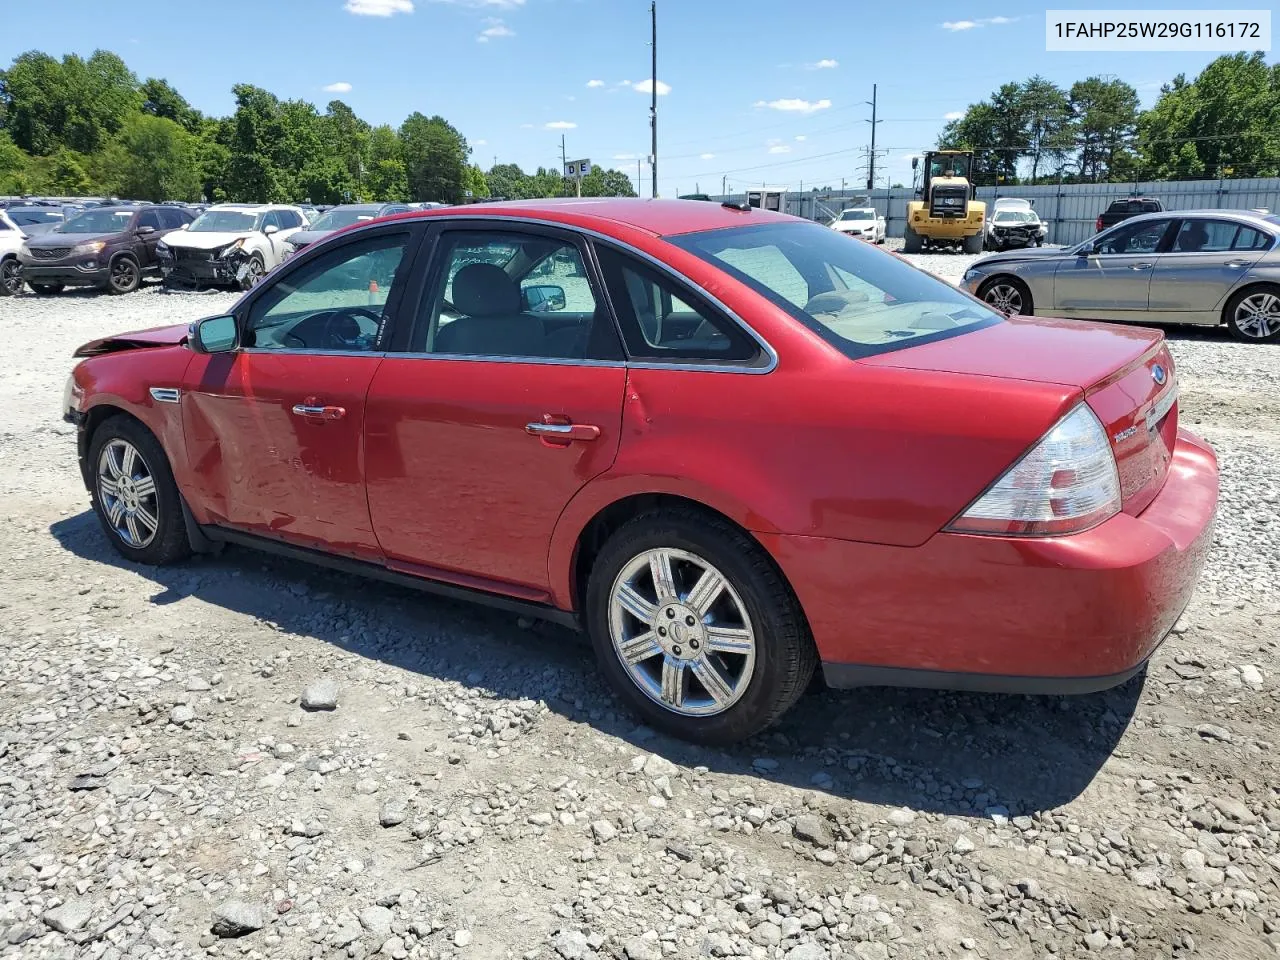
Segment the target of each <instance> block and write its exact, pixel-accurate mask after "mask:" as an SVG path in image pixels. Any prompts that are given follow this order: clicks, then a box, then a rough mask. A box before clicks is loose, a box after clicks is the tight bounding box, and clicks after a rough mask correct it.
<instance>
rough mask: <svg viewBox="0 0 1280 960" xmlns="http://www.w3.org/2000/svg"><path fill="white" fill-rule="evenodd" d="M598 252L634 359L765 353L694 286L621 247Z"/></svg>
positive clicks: (739, 357) (738, 357)
mask: <svg viewBox="0 0 1280 960" xmlns="http://www.w3.org/2000/svg"><path fill="white" fill-rule="evenodd" d="M824 232H830V231H824ZM846 242H847V241H846ZM597 254H598V256H599V258H600V267H601V269H602V270H603V271H604V278H605V283H606V284H607V285H608V287H609V297H610V299H611V300H612V301H613V308H614V311H615V312H616V313H617V314H618V321H619V323H620V324H621V325H622V339H623V342H624V343H625V344H626V346H627V354H628V355H629V356H630V357H631V358H632V359H634V360H661V361H698V360H703V361H720V362H735V363H745V362H749V361H751V360H754V359H756V358H757V357H758V356H759V355H760V346H759V344H757V343H756V342H755V340H753V339H752V338H751V337H750V336H749V335H748V334H747V333H746V332H745V331H744V330H742V329H741V328H740V327H739V326H738V325H737V324H735V323H733V322H732V321H731V320H729V319H728V318H727V317H724V316H722V315H721V314H720V313H719V312H718V311H716V310H715V309H714V308H712V307H711V305H710V304H708V303H706V302H705V301H703V300H702V298H701V297H700V296H698V295H697V293H695V292H694V291H692V290H689V289H686V288H684V287H682V286H680V285H678V284H677V283H676V281H675V280H673V279H672V278H671V277H669V276H667V275H666V274H664V273H662V272H660V271H658V270H655V269H654V268H652V267H651V266H649V265H648V264H646V263H643V262H642V261H640V260H637V259H636V258H634V257H631V256H628V255H626V254H624V253H621V252H620V251H617V250H614V249H612V248H609V247H603V246H601V247H598V248H597Z"/></svg>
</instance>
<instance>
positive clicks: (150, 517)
mask: <svg viewBox="0 0 1280 960" xmlns="http://www.w3.org/2000/svg"><path fill="white" fill-rule="evenodd" d="M133 515H134V517H135V518H136V519H137V521H138V522H139V523H140V524H142V525H143V526H144V527H146V528H147V533H148V535H150V534H152V533H155V532H156V529H157V528H158V527H159V526H160V521H159V520H158V519H157V518H156V515H155V514H153V513H152V512H151V511H150V510H148V509H147V508H146V507H138V508H137V509H136V510H134V511H133Z"/></svg>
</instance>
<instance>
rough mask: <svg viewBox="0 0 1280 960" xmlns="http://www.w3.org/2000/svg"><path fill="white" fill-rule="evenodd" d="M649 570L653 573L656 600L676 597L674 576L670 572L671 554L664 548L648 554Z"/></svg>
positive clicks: (660, 600)
mask: <svg viewBox="0 0 1280 960" xmlns="http://www.w3.org/2000/svg"><path fill="white" fill-rule="evenodd" d="M649 572H650V573H651V574H652V575H653V589H654V592H655V593H656V594H657V597H658V602H659V603H661V602H662V601H664V600H675V599H678V598H677V596H676V585H675V577H674V576H672V573H671V554H669V553H667V551H665V550H655V551H654V552H653V553H651V554H650V555H649Z"/></svg>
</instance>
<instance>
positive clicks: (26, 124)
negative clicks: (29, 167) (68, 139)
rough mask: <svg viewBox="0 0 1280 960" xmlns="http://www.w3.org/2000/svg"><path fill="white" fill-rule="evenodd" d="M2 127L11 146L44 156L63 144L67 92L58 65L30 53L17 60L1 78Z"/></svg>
mask: <svg viewBox="0 0 1280 960" xmlns="http://www.w3.org/2000/svg"><path fill="white" fill-rule="evenodd" d="M3 97H4V108H5V123H6V125H7V129H8V131H9V135H10V136H11V137H12V138H13V142H14V143H15V144H16V145H17V146H18V147H19V148H20V149H22V150H24V151H26V152H27V153H31V154H36V155H38V156H45V155H48V154H51V153H53V152H54V151H55V150H57V148H58V146H59V145H60V144H61V143H62V130H63V129H64V128H65V126H66V122H67V108H68V104H69V101H70V92H69V90H68V87H67V79H66V75H65V73H64V71H63V69H62V64H60V63H59V62H58V61H57V60H55V59H54V58H53V57H51V56H49V55H48V54H47V53H40V52H39V51H37V50H32V51H30V52H28V53H24V54H22V55H21V56H19V57H17V58H16V59H15V60H14V61H13V64H12V65H11V66H10V67H9V69H8V70H6V71H5V75H4V95H3Z"/></svg>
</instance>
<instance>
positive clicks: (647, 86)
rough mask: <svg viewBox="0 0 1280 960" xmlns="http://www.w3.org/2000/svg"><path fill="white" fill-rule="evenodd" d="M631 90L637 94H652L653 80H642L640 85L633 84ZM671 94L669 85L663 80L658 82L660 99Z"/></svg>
mask: <svg viewBox="0 0 1280 960" xmlns="http://www.w3.org/2000/svg"><path fill="white" fill-rule="evenodd" d="M631 89H632V90H634V91H635V92H636V93H652V92H653V81H652V80H641V81H640V82H639V83H633V84H632V85H631ZM670 92H671V86H670V85H669V84H666V83H663V82H662V81H661V80H659V81H658V96H660V97H665V96H666V95H667V94H668V93H670Z"/></svg>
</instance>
